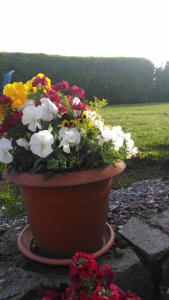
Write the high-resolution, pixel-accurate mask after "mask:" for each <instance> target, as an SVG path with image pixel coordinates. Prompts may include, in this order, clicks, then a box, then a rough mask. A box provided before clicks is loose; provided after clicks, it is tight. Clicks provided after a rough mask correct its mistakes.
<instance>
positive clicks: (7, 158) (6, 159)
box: [0, 137, 13, 164]
mask: <svg viewBox="0 0 169 300" xmlns="http://www.w3.org/2000/svg"><path fill="white" fill-rule="evenodd" d="M9 150H12V144H11V141H10V140H8V139H6V138H4V137H3V138H1V139H0V162H2V163H4V164H10V163H11V162H12V161H13V156H12V154H11V153H10V152H9Z"/></svg>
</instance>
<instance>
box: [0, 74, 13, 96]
mask: <svg viewBox="0 0 169 300" xmlns="http://www.w3.org/2000/svg"><path fill="white" fill-rule="evenodd" d="M14 72H15V71H13V70H12V71H9V72H7V73H6V74H5V76H4V79H3V82H2V86H1V87H0V94H2V92H3V88H4V86H5V85H6V84H8V83H10V82H11V79H12V75H13V73H14Z"/></svg>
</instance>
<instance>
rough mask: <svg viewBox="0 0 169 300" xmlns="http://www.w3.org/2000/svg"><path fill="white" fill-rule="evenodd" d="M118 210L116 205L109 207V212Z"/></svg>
mask: <svg viewBox="0 0 169 300" xmlns="http://www.w3.org/2000/svg"><path fill="white" fill-rule="evenodd" d="M117 208H118V205H113V204H111V205H110V206H109V210H110V211H114V210H116V209H117Z"/></svg>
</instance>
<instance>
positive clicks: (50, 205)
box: [3, 162, 125, 258]
mask: <svg viewBox="0 0 169 300" xmlns="http://www.w3.org/2000/svg"><path fill="white" fill-rule="evenodd" d="M124 169H125V164H124V163H123V162H120V163H117V164H116V166H115V167H112V166H106V167H104V168H99V169H92V170H86V171H79V172H73V173H68V174H58V175H55V176H53V177H51V178H50V179H48V180H45V179H44V177H43V175H41V174H29V173H22V174H19V173H15V174H14V175H12V176H9V175H8V173H7V171H6V170H5V171H4V173H3V176H4V178H5V179H6V180H7V181H9V182H12V183H14V184H17V185H19V186H20V191H21V196H22V198H23V200H24V205H25V209H26V214H27V217H28V222H29V224H30V226H31V230H32V232H33V236H34V238H35V241H36V243H37V245H38V249H39V250H40V251H41V252H42V253H43V254H45V255H51V256H52V255H53V256H57V257H63V258H64V257H69V256H71V255H73V254H74V253H75V252H77V251H85V252H88V253H93V252H95V251H97V250H98V249H99V248H100V247H101V245H102V238H103V233H104V228H105V223H106V216H107V209H108V196H109V192H110V189H111V184H112V177H113V176H115V175H117V174H119V173H121V172H122V171H123V170H124Z"/></svg>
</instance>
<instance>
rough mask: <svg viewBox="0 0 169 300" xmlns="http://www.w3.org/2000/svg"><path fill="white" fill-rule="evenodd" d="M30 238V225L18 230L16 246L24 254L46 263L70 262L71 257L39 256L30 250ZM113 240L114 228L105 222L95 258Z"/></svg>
mask: <svg viewBox="0 0 169 300" xmlns="http://www.w3.org/2000/svg"><path fill="white" fill-rule="evenodd" d="M32 240H33V234H32V231H31V228H30V226H29V225H27V226H26V227H25V228H24V229H23V230H22V231H21V232H20V234H19V236H18V239H17V245H18V248H19V250H20V251H21V253H22V254H23V255H24V256H26V257H28V258H30V259H32V260H35V261H37V262H40V263H43V264H47V265H60V266H61V265H62V266H66V265H70V264H71V262H72V259H57V258H48V257H44V256H40V255H38V254H35V253H33V252H32V251H31V242H32ZM114 240H115V233H114V230H113V228H112V227H111V226H110V225H109V224H108V223H106V226H105V232H104V236H103V245H102V247H101V248H100V249H99V250H98V251H96V252H94V253H92V254H93V256H94V257H95V258H97V257H99V256H101V255H103V254H104V253H106V252H107V251H108V250H109V249H110V247H111V246H112V244H113V242H114Z"/></svg>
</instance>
